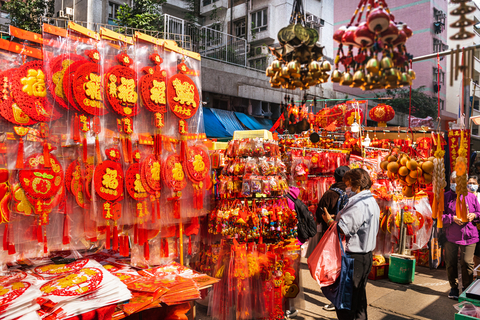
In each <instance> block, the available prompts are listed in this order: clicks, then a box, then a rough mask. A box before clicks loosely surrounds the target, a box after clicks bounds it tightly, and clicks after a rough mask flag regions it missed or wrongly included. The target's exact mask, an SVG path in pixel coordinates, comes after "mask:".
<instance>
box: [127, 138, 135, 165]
mask: <svg viewBox="0 0 480 320" xmlns="http://www.w3.org/2000/svg"><path fill="white" fill-rule="evenodd" d="M125 140H126V141H125V144H126V145H127V159H128V163H133V155H132V139H130V137H128V136H127V137H126V138H125Z"/></svg>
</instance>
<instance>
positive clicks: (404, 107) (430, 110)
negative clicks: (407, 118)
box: [376, 86, 438, 119]
mask: <svg viewBox="0 0 480 320" xmlns="http://www.w3.org/2000/svg"><path fill="white" fill-rule="evenodd" d="M424 91H425V86H421V87H419V88H417V89H412V116H415V117H417V118H426V117H428V116H430V117H432V118H433V119H437V112H438V101H437V98H436V97H432V96H429V95H427V94H425V93H424ZM376 96H377V97H378V98H380V97H391V98H392V99H391V100H387V102H386V103H387V104H388V105H391V106H392V107H393V109H394V110H395V111H396V112H402V113H406V114H408V113H409V112H408V111H409V106H410V90H409V89H393V90H390V89H388V90H386V91H385V94H383V95H379V94H376ZM377 102H385V100H378V101H377Z"/></svg>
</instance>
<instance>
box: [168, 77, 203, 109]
mask: <svg viewBox="0 0 480 320" xmlns="http://www.w3.org/2000/svg"><path fill="white" fill-rule="evenodd" d="M167 95H168V103H169V105H170V110H171V111H172V112H173V113H174V114H175V115H176V116H177V117H179V118H180V119H188V118H191V117H192V116H193V115H194V114H195V113H196V112H197V110H198V107H199V103H200V96H199V95H198V90H197V86H196V85H195V83H194V82H193V80H192V79H190V78H189V77H187V76H186V75H183V74H176V75H174V76H173V77H171V78H170V79H169V81H168V89H167Z"/></svg>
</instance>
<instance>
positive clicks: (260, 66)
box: [249, 57, 267, 70]
mask: <svg viewBox="0 0 480 320" xmlns="http://www.w3.org/2000/svg"><path fill="white" fill-rule="evenodd" d="M249 64H250V68H253V69H257V70H267V57H263V58H258V59H252V60H249Z"/></svg>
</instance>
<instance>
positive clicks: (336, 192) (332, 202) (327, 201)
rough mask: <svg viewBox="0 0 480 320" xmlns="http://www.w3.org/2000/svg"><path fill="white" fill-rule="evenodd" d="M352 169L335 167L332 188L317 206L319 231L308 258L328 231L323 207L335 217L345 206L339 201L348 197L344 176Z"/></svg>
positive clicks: (329, 305)
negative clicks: (338, 210)
mask: <svg viewBox="0 0 480 320" xmlns="http://www.w3.org/2000/svg"><path fill="white" fill-rule="evenodd" d="M349 170H350V168H349V167H347V166H341V167H338V168H337V169H335V172H334V173H333V177H334V178H335V183H334V184H332V185H331V186H330V188H329V189H328V190H327V191H325V193H324V194H323V196H322V198H321V199H320V201H319V202H318V206H317V211H316V212H315V217H316V219H317V224H318V227H319V228H318V229H320V230H319V232H318V234H317V236H315V237H314V238H312V239H310V243H309V244H308V249H307V255H306V256H307V258H308V257H309V256H310V254H311V253H312V252H313V250H315V247H316V246H317V244H318V242H319V241H320V239H321V238H322V235H323V233H324V232H325V231H327V229H328V226H327V223H326V222H325V221H323V218H322V216H323V213H324V211H323V208H327V210H328V212H331V213H332V215H333V217H335V215H336V214H337V209H342V208H343V207H341V208H340V207H339V206H338V202H339V201H340V202H342V197H344V198H346V197H348V193H349V191H350V193H351V189H350V190H349V191H347V186H346V185H345V183H344V182H343V176H345V173H346V172H348V171H349ZM323 309H324V310H326V311H335V306H334V305H333V304H332V303H331V304H327V305H325V306H324V307H323Z"/></svg>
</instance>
